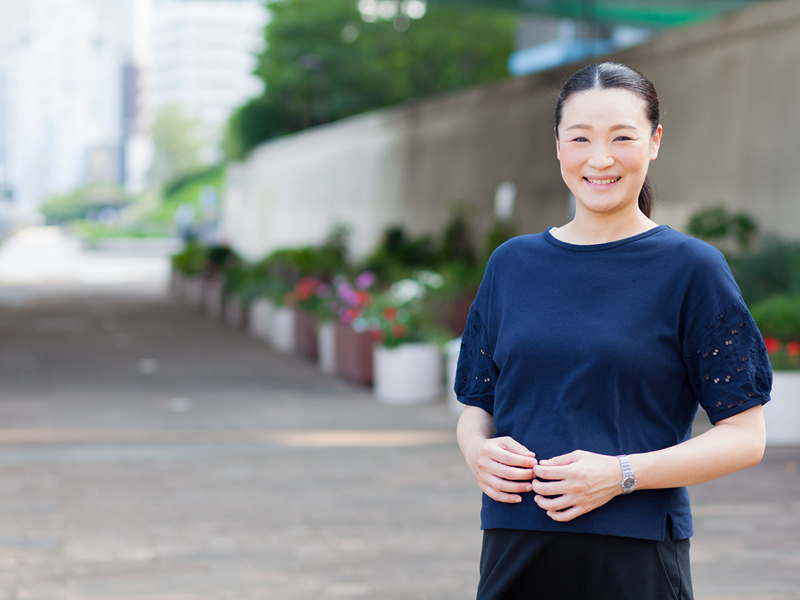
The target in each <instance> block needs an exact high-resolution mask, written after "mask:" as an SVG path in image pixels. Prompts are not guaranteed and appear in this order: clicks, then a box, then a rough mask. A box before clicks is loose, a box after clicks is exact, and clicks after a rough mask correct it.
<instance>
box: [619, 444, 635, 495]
mask: <svg viewBox="0 0 800 600" xmlns="http://www.w3.org/2000/svg"><path fill="white" fill-rule="evenodd" d="M617 458H618V459H619V464H620V466H621V467H622V481H621V482H620V486H621V487H622V493H623V494H630V493H631V492H632V491H633V490H634V488H635V487H636V477H634V475H633V469H632V468H631V463H630V461H629V460H628V457H627V455H625V454H620V455H619V456H617Z"/></svg>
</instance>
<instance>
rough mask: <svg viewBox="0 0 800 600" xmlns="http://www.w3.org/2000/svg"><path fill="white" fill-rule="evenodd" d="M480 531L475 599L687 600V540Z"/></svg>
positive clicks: (689, 580) (689, 578)
mask: <svg viewBox="0 0 800 600" xmlns="http://www.w3.org/2000/svg"><path fill="white" fill-rule="evenodd" d="M669 525H670V524H669V523H668V526H667V535H666V538H665V540H664V541H663V542H659V541H652V540H640V539H636V538H623V537H614V536H607V535H596V534H588V533H554V532H546V531H523V530H517V529H487V530H486V531H484V532H483V549H482V551H481V579H480V583H479V584H478V600H539V599H541V600H692V599H693V598H694V595H693V593H692V576H691V572H690V568H689V540H688V539H685V540H678V541H675V540H672V539H671V535H670V529H671V527H670V526H669Z"/></svg>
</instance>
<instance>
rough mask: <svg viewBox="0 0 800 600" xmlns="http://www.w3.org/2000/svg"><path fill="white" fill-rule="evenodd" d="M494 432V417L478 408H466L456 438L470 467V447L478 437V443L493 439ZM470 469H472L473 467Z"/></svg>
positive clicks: (459, 420)
mask: <svg viewBox="0 0 800 600" xmlns="http://www.w3.org/2000/svg"><path fill="white" fill-rule="evenodd" d="M494 432H495V429H494V418H493V417H492V415H490V414H489V413H488V412H486V411H485V410H483V409H482V408H478V407H477V406H465V407H464V410H463V411H462V412H461V417H460V418H459V419H458V427H457V429H456V438H457V439H458V446H459V448H461V453H462V454H463V455H464V458H465V459H466V460H467V464H468V465H469V464H470V456H468V450H469V446H470V444H471V443H473V442H475V441H476V436H477V440H478V441H483V440H487V439H489V438H490V437H492V436H493V435H494ZM470 468H472V466H471V465H470Z"/></svg>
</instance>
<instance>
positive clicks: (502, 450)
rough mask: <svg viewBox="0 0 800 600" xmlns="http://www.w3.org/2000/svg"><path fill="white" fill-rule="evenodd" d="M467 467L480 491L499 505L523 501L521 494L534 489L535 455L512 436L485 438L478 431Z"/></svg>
mask: <svg viewBox="0 0 800 600" xmlns="http://www.w3.org/2000/svg"><path fill="white" fill-rule="evenodd" d="M464 454H465V458H466V461H467V466H468V467H469V469H470V471H472V473H473V474H474V475H475V479H476V480H477V481H478V486H479V487H480V488H481V491H482V492H483V493H484V494H486V495H487V496H489V497H490V498H491V499H492V500H496V501H498V502H507V503H511V504H514V503H517V502H522V497H521V496H519V495H518V494H521V493H524V492H530V491H531V490H532V489H533V485H532V483H531V480H532V479H533V478H534V474H533V467H534V465H536V455H535V454H534V453H533V452H531V451H530V450H528V449H527V448H526V447H525V446H523V445H522V444H520V443H519V442H517V441H516V440H514V439H512V438H510V437H500V438H488V439H487V438H485V437H484V436H482V435H481V434H480V433H479V432H475V433H474V434H473V435H472V436H471V439H470V441H469V443H468V445H467V448H466V452H465V453H464Z"/></svg>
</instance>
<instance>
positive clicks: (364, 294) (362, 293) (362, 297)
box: [356, 290, 372, 306]
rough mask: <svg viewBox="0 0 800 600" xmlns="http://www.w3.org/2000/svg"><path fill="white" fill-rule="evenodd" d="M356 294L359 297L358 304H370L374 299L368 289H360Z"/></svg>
mask: <svg viewBox="0 0 800 600" xmlns="http://www.w3.org/2000/svg"><path fill="white" fill-rule="evenodd" d="M356 295H357V297H358V304H359V305H360V306H364V305H366V304H369V303H370V300H372V296H370V294H369V292H368V291H367V290H358V291H357V292H356Z"/></svg>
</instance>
